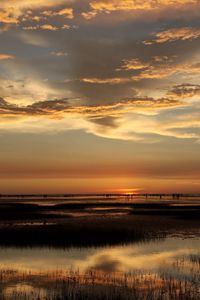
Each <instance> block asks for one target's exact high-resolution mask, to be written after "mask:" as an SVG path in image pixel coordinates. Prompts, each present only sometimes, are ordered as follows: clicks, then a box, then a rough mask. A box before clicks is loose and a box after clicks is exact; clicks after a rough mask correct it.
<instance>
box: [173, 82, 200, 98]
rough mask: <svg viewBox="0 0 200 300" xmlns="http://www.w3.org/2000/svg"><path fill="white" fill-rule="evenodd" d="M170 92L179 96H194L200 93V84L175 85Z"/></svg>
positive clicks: (174, 95)
mask: <svg viewBox="0 0 200 300" xmlns="http://www.w3.org/2000/svg"><path fill="white" fill-rule="evenodd" d="M168 94H169V96H173V97H179V98H187V97H193V96H196V95H199V94H200V85H199V84H190V83H185V84H180V85H175V86H174V87H173V88H172V90H171V91H170V92H169V93H168Z"/></svg>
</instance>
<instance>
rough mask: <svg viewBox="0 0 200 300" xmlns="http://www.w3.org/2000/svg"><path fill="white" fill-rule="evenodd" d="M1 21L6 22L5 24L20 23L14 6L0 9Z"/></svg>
mask: <svg viewBox="0 0 200 300" xmlns="http://www.w3.org/2000/svg"><path fill="white" fill-rule="evenodd" d="M0 23H5V24H17V23H18V19H17V17H16V16H15V14H14V9H13V8H8V9H7V10H0Z"/></svg>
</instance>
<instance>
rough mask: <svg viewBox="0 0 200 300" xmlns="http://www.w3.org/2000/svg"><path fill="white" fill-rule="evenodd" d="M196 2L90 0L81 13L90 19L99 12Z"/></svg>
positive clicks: (166, 6) (148, 8)
mask: <svg viewBox="0 0 200 300" xmlns="http://www.w3.org/2000/svg"><path fill="white" fill-rule="evenodd" d="M198 2H199V1H198V0H157V1H154V0H99V1H97V0H93V1H90V7H91V10H90V11H88V12H84V13H82V16H83V17H84V18H86V19H91V18H93V17H95V16H96V15H97V14H98V13H100V12H105V13H110V12H115V11H122V12H123V11H124V12H131V11H138V10H141V11H149V10H156V9H157V10H158V9H163V8H168V7H171V8H179V7H184V6H185V5H192V4H198Z"/></svg>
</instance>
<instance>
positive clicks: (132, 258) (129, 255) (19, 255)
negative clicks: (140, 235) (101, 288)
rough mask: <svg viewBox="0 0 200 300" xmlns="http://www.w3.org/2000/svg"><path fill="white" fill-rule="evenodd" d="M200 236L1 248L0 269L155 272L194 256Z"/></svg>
mask: <svg viewBox="0 0 200 300" xmlns="http://www.w3.org/2000/svg"><path fill="white" fill-rule="evenodd" d="M199 249H200V239H198V238H196V239H195V238H193V239H182V238H174V237H169V238H166V239H165V240H157V241H150V242H140V243H136V244H129V245H125V246H115V247H99V248H80V249H79V248H70V249H65V250H64V249H53V248H52V249H50V248H24V249H23V248H22V249H20V248H0V268H1V269H17V270H23V271H29V270H32V271H44V270H46V271H47V270H62V269H68V268H72V269H74V270H76V269H79V270H80V271H87V270H88V269H98V270H102V271H106V272H115V271H120V272H131V271H134V270H141V269H145V270H146V271H154V272H157V271H159V270H164V269H165V268H168V267H169V266H171V264H172V263H173V262H175V261H176V260H178V259H181V258H182V257H185V256H189V255H197V254H198V253H199Z"/></svg>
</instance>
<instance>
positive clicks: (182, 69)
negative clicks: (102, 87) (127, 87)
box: [81, 56, 200, 84]
mask: <svg viewBox="0 0 200 300" xmlns="http://www.w3.org/2000/svg"><path fill="white" fill-rule="evenodd" d="M122 70H126V71H137V73H136V74H134V75H131V76H127V77H125V76H124V77H113V78H82V79H81V81H82V82H85V83H91V84H92V83H93V84H123V83H128V82H132V81H139V80H142V79H162V78H167V77H170V76H172V75H174V74H198V73H199V72H200V63H196V64H187V63H185V64H184V63H182V64H176V63H173V59H170V58H169V57H167V56H164V57H159V56H155V57H153V61H152V62H150V63H149V64H148V63H142V62H140V61H139V60H137V59H133V60H125V61H123V64H122V67H121V68H118V69H117V71H122Z"/></svg>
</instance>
